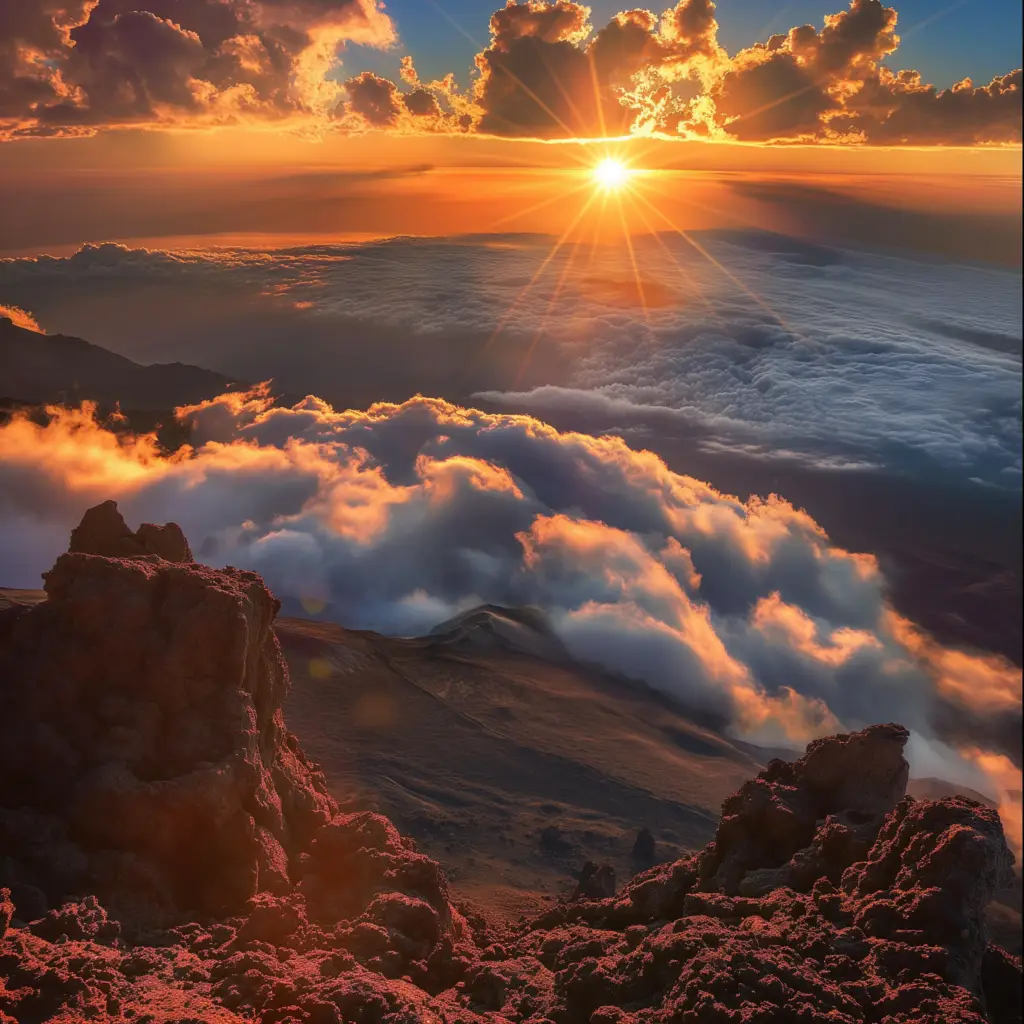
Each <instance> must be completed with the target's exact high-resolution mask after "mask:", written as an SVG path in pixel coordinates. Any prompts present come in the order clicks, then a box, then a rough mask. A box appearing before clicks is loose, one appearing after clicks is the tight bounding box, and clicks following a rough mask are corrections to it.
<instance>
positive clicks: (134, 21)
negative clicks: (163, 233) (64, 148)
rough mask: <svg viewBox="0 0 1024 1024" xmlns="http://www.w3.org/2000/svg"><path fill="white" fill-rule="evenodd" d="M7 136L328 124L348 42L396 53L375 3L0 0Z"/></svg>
mask: <svg viewBox="0 0 1024 1024" xmlns="http://www.w3.org/2000/svg"><path fill="white" fill-rule="evenodd" d="M0 28H2V29H3V31H2V33H0V38H2V39H3V42H2V43H0V135H4V136H6V137H8V138H15V137H20V136H36V135H61V134H82V133H88V132H92V131H95V130H97V129H99V128H103V127H111V126H123V125H145V126H160V125H165V126H171V127H181V126H210V125H218V124H230V123H239V122H252V121H281V122H285V121H286V122H288V123H289V124H300V123H308V122H322V121H323V120H324V119H325V118H327V117H329V116H330V115H331V114H332V113H333V111H334V109H335V107H337V105H338V103H339V101H340V99H341V92H342V90H341V87H340V86H339V85H338V83H336V82H334V81H331V80H330V79H329V78H328V73H329V72H330V71H332V70H333V68H334V67H335V66H336V64H337V51H338V49H339V48H340V47H341V46H343V45H344V44H345V43H347V42H357V43H363V44H367V45H372V46H387V45H390V44H391V43H392V42H393V41H394V38H395V36H394V28H393V25H392V23H391V21H390V20H389V19H388V17H387V16H386V15H385V14H384V13H383V11H382V9H381V8H380V7H378V6H377V4H376V0H330V2H319V0H317V2H314V0H296V2H279V0H251V2H250V0H145V2H137V0H79V2H77V3H71V4H68V3H54V2H52V0H0Z"/></svg>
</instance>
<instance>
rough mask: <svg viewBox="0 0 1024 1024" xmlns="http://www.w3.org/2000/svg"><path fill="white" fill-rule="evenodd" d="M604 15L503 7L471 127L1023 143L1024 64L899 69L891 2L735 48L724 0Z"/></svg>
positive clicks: (502, 131)
mask: <svg viewBox="0 0 1024 1024" xmlns="http://www.w3.org/2000/svg"><path fill="white" fill-rule="evenodd" d="M590 13H591V12H590V8H588V7H585V6H584V5H582V4H578V3H575V2H573V0H552V2H546V0H525V2H523V3H516V2H515V0H509V2H508V3H507V5H506V6H505V7H503V8H501V9H500V10H498V11H496V12H495V13H494V14H493V15H492V17H491V21H490V40H489V42H488V45H487V46H486V47H484V48H483V49H482V50H481V51H480V52H479V53H478V54H477V55H476V59H475V63H476V68H477V71H478V76H477V78H476V81H475V82H474V84H473V88H472V92H471V95H470V96H469V97H460V102H461V103H462V113H463V114H464V115H465V116H464V117H463V119H462V121H461V122H460V123H459V128H460V129H461V130H472V131H475V132H480V133H483V134H488V135H497V136H504V137H513V138H515V137H526V138H542V139H564V138H601V137H606V136H618V135H630V134H633V135H636V134H640V135H659V136H662V137H667V138H687V139H693V138H716V139H723V140H726V139H735V140H740V141H757V142H776V141H779V142H794V141H800V142H843V143H847V144H851V143H868V144H873V143H874V144H884V145H897V144H913V145H965V146H972V145H977V144H985V143H1019V142H1020V141H1021V72H1020V70H1016V71H1010V72H1008V73H1007V74H1005V75H999V76H996V77H995V78H994V79H993V80H992V81H991V82H990V83H989V84H987V85H981V86H975V85H974V83H972V82H971V80H970V79H964V80H963V81H961V82H959V83H957V84H955V85H953V86H952V87H951V88H949V89H942V90H940V89H938V88H936V87H935V86H933V85H929V84H928V83H926V82H924V81H923V80H922V79H921V76H920V75H919V74H918V72H916V71H913V70H901V71H893V70H891V69H890V68H889V67H888V66H887V65H886V64H885V63H884V62H885V61H886V60H887V59H888V58H889V57H891V55H892V54H893V52H894V51H895V50H896V49H897V48H898V46H899V36H898V34H897V31H896V26H897V17H898V16H897V12H896V10H895V8H892V7H886V6H884V5H883V4H882V3H881V2H880V0H850V4H849V7H848V8H847V9H846V10H843V11H840V12H838V13H835V14H829V15H826V16H825V18H824V22H823V24H822V27H821V28H820V29H818V28H815V27H814V26H813V25H800V26H796V27H794V28H792V29H790V30H789V31H788V32H786V33H782V34H778V35H774V36H771V37H770V38H769V39H767V40H765V41H763V42H759V43H756V44H755V45H753V46H751V47H748V48H746V49H743V50H740V51H739V52H737V53H736V54H734V55H732V56H730V55H728V54H727V53H726V51H725V50H724V49H723V48H722V47H721V45H720V44H719V42H718V22H717V20H716V9H715V4H714V3H713V2H711V0H680V2H679V3H677V4H676V5H675V6H673V7H670V8H669V9H668V10H666V11H664V12H663V13H662V14H661V16H660V17H659V16H657V15H656V14H654V13H653V12H651V11H648V10H643V9H635V10H629V11H624V12H622V13H619V14H616V15H614V16H613V17H612V18H611V20H610V21H609V22H608V23H607V24H606V25H604V26H603V27H601V28H600V29H598V30H596V31H595V30H594V28H593V26H592V25H591V23H590ZM396 89H397V87H396ZM467 100H469V101H470V102H468V103H467ZM357 105H358V95H357V94H353V95H352V97H351V98H350V101H349V106H350V109H352V110H355V109H356V108H357ZM377 126H378V127H388V128H392V129H403V128H407V127H408V122H406V121H400V120H399V119H397V118H393V119H391V120H389V121H388V122H386V123H385V124H380V125H377Z"/></svg>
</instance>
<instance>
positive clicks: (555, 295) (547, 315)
mask: <svg viewBox="0 0 1024 1024" xmlns="http://www.w3.org/2000/svg"><path fill="white" fill-rule="evenodd" d="M581 241H582V239H580V238H577V239H576V241H575V242H573V247H572V253H571V254H570V255H569V258H568V259H567V260H566V261H565V267H564V268H563V269H562V274H561V277H559V279H558V282H557V284H556V285H555V289H554V291H553V292H552V294H551V299H550V300H549V302H548V307H547V309H546V310H545V311H544V316H543V317H542V318H541V322H540V326H539V327H538V328H537V331H536V333H535V334H534V336H533V339H532V340H531V342H530V347H529V348H528V349H527V350H526V354H525V355H524V356H523V361H522V363H520V365H519V371H518V372H517V373H516V378H515V382H514V385H513V386H514V387H518V386H519V383H520V381H521V380H522V377H523V374H524V373H525V372H526V368H527V366H529V364H530V360H531V358H532V357H533V352H534V349H535V348H536V347H537V345H538V343H539V342H540V339H541V336H542V335H543V333H544V328H545V327H547V324H548V320H550V319H551V314H552V313H553V312H554V309H555V306H556V304H557V303H558V299H559V297H560V296H561V294H562V288H563V287H564V286H565V280H566V278H567V277H568V276H569V271H570V270H571V269H572V265H573V263H574V262H575V260H576V254H577V252H579V247H580V242H581Z"/></svg>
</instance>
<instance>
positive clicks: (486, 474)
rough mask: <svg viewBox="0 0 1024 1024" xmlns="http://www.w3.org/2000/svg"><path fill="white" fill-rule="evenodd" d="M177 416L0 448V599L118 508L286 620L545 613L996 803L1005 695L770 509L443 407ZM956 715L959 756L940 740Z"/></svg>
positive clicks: (721, 694)
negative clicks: (227, 574) (86, 523)
mask: <svg viewBox="0 0 1024 1024" xmlns="http://www.w3.org/2000/svg"><path fill="white" fill-rule="evenodd" d="M177 415H178V417H179V418H180V419H181V420H182V421H183V422H184V423H186V424H188V425H190V426H191V428H192V432H193V442H194V447H193V448H184V449H181V450H179V451H178V452H176V453H174V454H173V455H171V456H165V455H163V454H161V453H160V451H159V450H158V448H157V446H156V442H155V440H154V439H153V438H152V437H147V436H140V437H136V436H132V435H125V434H120V435H116V436H115V435H114V434H113V433H111V432H109V431H108V430H106V429H105V428H104V427H103V426H102V425H101V424H99V423H97V422H96V420H95V419H94V415H93V410H92V409H90V408H88V407H84V408H83V409H81V410H73V411H65V410H54V411H52V418H51V420H50V421H49V423H48V424H46V425H40V424H37V423H34V422H32V421H30V420H28V419H27V418H23V417H20V416H15V417H14V418H13V419H12V420H11V421H10V422H8V423H7V424H6V425H4V426H2V427H0V482H2V483H3V487H2V488H0V494H2V495H3V499H2V504H0V523H2V526H3V529H2V530H0V537H2V538H3V540H2V541H0V569H2V576H3V579H4V580H5V582H6V583H8V584H12V585H32V584H33V583H34V582H35V579H33V575H34V574H35V573H38V572H39V571H41V570H43V569H44V568H46V567H47V566H48V565H49V564H50V562H51V561H52V559H53V557H54V555H55V554H56V552H57V550H59V548H60V547H61V546H62V544H63V541H62V540H57V538H58V537H64V536H66V533H67V530H68V529H69V527H70V525H72V524H73V523H74V522H75V521H76V519H77V518H78V517H79V516H80V514H81V512H82V511H83V509H84V508H85V507H86V506H88V505H90V504H92V503H93V502H95V501H97V500H100V499H102V498H106V497H111V496H112V497H115V498H116V499H117V500H118V501H119V502H120V503H121V504H122V507H123V509H124V511H125V512H126V514H127V516H128V518H129V519H130V520H141V519H145V520H159V521H163V520H164V519H167V518H173V519H174V520H176V521H178V522H179V523H181V524H182V526H183V527H184V528H185V530H186V533H187V534H188V535H189V537H190V538H191V539H192V541H193V547H194V549H195V550H196V551H197V552H198V553H199V557H201V558H203V559H204V560H206V561H210V562H214V563H220V564H223V563H230V564H234V565H241V566H246V567H251V568H253V569H256V570H258V571H260V572H261V573H263V575H264V576H265V577H266V579H267V581H268V583H269V584H270V586H271V587H272V588H273V589H274V590H275V592H277V593H278V594H279V596H281V597H282V598H283V599H284V601H285V605H286V608H287V609H288V610H291V611H293V612H294V611H298V612H300V613H302V610H303V609H305V610H306V612H307V613H308V612H309V611H310V610H311V609H312V610H318V609H324V614H327V615H329V616H330V617H331V618H334V619H337V620H339V621H341V622H343V623H345V624H346V625H349V626H353V627H358V628H372V629H377V630H380V631H383V632H388V633H398V634H414V633H419V632H422V631H425V630H427V629H429V628H430V627H431V626H433V625H435V624H436V623H437V622H438V621H439V620H441V619H443V618H445V617H447V616H448V615H450V614H452V613H453V612H456V611H458V610H460V609H464V608H467V607H470V606H472V605H475V604H477V603H480V602H482V601H488V602H494V603H498V604H505V605H523V604H533V605H538V606H540V607H541V608H543V609H545V610H546V612H547V613H548V614H549V616H550V617H551V621H552V623H553V625H554V628H555V629H556V630H557V632H558V633H559V635H560V636H561V638H562V640H563V641H564V642H565V644H566V645H567V647H568V648H569V650H570V651H571V652H573V653H574V654H575V655H576V656H578V657H580V658H582V659H585V660H588V661H593V662H597V663H599V664H601V665H603V666H605V667H606V668H608V669H611V670H614V671H617V672H620V673H622V674H624V675H626V676H627V677H630V678H633V679H638V680H643V681H644V682H646V683H648V684H649V685H651V686H653V687H655V688H657V689H659V690H661V691H663V692H665V693H666V694H668V695H670V696H672V697H673V698H675V699H676V700H678V701H680V702H681V703H683V704H684V705H686V706H688V707H691V708H694V709H697V710H699V711H701V712H703V713H706V714H711V715H713V716H715V717H716V718H717V719H718V720H719V721H721V722H722V723H723V725H724V726H725V727H726V728H728V729H730V730H731V731H732V732H734V733H735V734H737V735H740V736H744V737H747V738H749V739H753V740H760V741H763V742H771V743H792V744H797V743H801V742H804V741H805V740H806V739H808V738H809V737H811V736H815V735H820V734H822V733H827V732H831V731H834V730H835V729H838V728H858V727H860V726H862V725H864V724H866V723H868V722H873V721H877V720H879V719H890V718H894V719H898V720H900V721H903V722H905V723H906V724H907V725H908V726H910V727H911V728H912V729H913V730H914V731H915V734H916V737H917V740H916V742H917V743H918V744H919V746H920V748H921V749H922V750H923V751H925V752H926V754H924V755H922V756H938V754H937V753H936V752H937V751H938V752H942V751H946V750H947V749H948V750H951V751H957V750H959V751H960V752H959V753H954V754H953V755H952V756H953V760H952V761H951V762H950V763H949V764H948V765H947V766H946V774H947V775H948V774H949V773H950V772H953V773H955V774H957V775H958V776H959V777H960V778H961V779H962V780H963V781H971V782H973V783H974V784H977V785H979V786H981V787H982V788H987V789H989V790H990V791H993V790H995V789H997V788H999V786H1004V784H1005V780H1006V774H1007V769H1006V765H1007V764H1011V765H1016V766H1018V767H1019V764H1020V749H1019V724H1020V704H1021V676H1020V671H1019V670H1017V669H1015V668H1014V667H1012V666H1011V665H1010V664H1009V663H1008V662H1006V661H1004V660H1002V659H999V658H996V657H992V656H987V655H978V654H972V653H969V652H965V651H954V650H950V649H947V648H944V647H942V646H941V645H939V644H938V643H937V642H936V641H934V640H932V639H931V638H929V637H927V636H926V635H924V634H923V633H922V632H921V631H920V630H918V629H917V628H916V627H914V626H913V625H912V624H911V623H909V622H907V621H906V620H905V619H902V618H901V617H899V616H898V615H896V613H895V612H894V611H893V610H892V608H891V607H890V605H889V603H888V600H887V597H886V587H885V581H884V579H883V577H882V575H881V573H880V571H879V568H878V566H877V564H876V562H875V560H874V559H873V558H872V557H870V556H868V555H859V554H853V553H850V552H848V551H845V550H843V549H841V548H839V547H837V546H836V545H835V544H833V543H832V542H830V540H829V538H828V536H827V535H826V534H825V532H824V530H822V528H821V527H820V526H819V525H818V524H817V523H816V522H814V520H813V519H811V517H810V516H808V515H807V513H805V512H803V511H801V510H799V509H796V508H794V507H793V506H791V505H790V504H789V503H787V502H786V501H784V500H783V499H781V498H778V497H775V496H771V497H768V498H765V499H759V498H751V499H750V500H748V501H740V500H738V499H737V498H735V497H731V496H729V495H727V494H723V493H721V492H719V491H718V490H716V489H715V488H713V487H711V486H709V485H708V484H706V483H703V482H702V481H700V480H697V479H695V478H693V477H688V476H685V475H681V474H677V473H674V472H671V471H670V470H669V469H668V468H667V467H666V466H665V464H664V463H663V462H662V461H661V460H660V459H659V458H657V457H656V456H654V455H653V454H651V453H649V452H643V451H635V450H632V449H630V448H629V447H628V446H627V445H626V444H625V443H624V442H623V441H622V440H621V439H619V438H612V437H593V436H589V435H586V434H574V433H560V432H559V431H557V430H555V429H554V428H552V427H550V426H548V425H546V424H544V423H543V422H541V421H540V420H537V419H534V418H532V417H527V416H503V415H491V414H486V413H483V412H480V411H478V410H474V409H469V408H464V407H460V406H457V405H453V404H450V403H447V402H444V401H441V400H437V399H426V398H417V399H414V400H410V401H408V402H405V403H403V404H401V405H392V404H379V405H376V406H373V407H371V408H369V409H367V410H365V411H359V410H346V411H344V412H339V411H335V410H334V409H333V408H331V407H330V406H329V405H328V404H327V403H325V402H323V401H321V400H319V399H316V398H312V397H309V398H306V399H305V400H304V401H302V402H300V403H297V404H296V405H294V406H292V407H281V406H275V405H274V404H273V400H272V398H271V396H270V394H269V392H268V390H267V389H266V387H261V388H257V389H254V390H252V391H251V392H248V393H244V394H243V393H232V394H228V395H224V396H221V397H220V398H217V399H215V400H211V401H208V402H204V403H201V404H199V405H196V406H192V407H187V408H183V409H180V410H178V413H177ZM963 715H968V716H970V717H971V719H972V721H973V722H974V724H975V728H974V729H972V732H971V736H970V738H969V741H968V740H965V739H964V738H963V737H961V736H959V735H958V734H957V733H956V732H955V730H951V729H950V728H949V727H948V726H947V724H946V723H947V722H948V721H949V720H955V719H956V718H957V717H958V716H960V717H962V716H963ZM1006 722H1010V723H1011V725H1012V726H1013V727H1015V728H1016V732H1017V739H1016V740H1013V739H1012V738H1011V739H1008V737H1010V736H1012V733H1011V732H1010V731H1008V730H1007V729H1006V728H1005V724H1006ZM928 752H930V753H928ZM986 759H987V760H986ZM1004 762H1005V763H1004ZM1000 773H1002V774H1000ZM987 780H988V781H987ZM992 780H1002V781H1000V782H999V785H998V786H997V784H996V781H992ZM1004 788H1005V786H1004Z"/></svg>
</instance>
